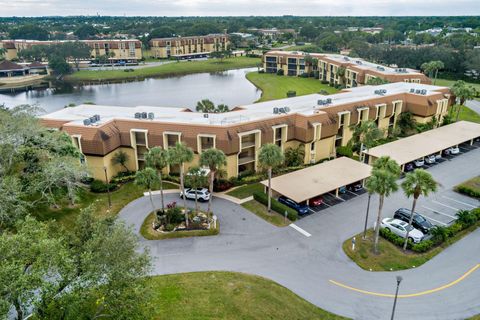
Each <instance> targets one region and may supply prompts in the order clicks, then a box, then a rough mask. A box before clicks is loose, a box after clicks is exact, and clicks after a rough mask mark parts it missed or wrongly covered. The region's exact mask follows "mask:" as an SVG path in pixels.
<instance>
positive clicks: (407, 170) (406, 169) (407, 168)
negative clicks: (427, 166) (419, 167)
mask: <svg viewBox="0 0 480 320" xmlns="http://www.w3.org/2000/svg"><path fill="white" fill-rule="evenodd" d="M413 169H415V168H414V167H413V163H411V162H409V163H407V164H406V165H405V170H404V171H405V172H410V171H413Z"/></svg>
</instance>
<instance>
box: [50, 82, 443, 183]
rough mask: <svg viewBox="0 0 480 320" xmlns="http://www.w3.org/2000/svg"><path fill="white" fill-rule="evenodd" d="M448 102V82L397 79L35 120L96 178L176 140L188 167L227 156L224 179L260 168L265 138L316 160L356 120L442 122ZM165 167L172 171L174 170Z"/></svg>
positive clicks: (134, 165)
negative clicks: (204, 156)
mask: <svg viewBox="0 0 480 320" xmlns="http://www.w3.org/2000/svg"><path fill="white" fill-rule="evenodd" d="M451 103H452V99H451V98H450V90H449V88H447V87H439V86H431V85H423V84H418V83H405V82H397V83H390V84H385V85H381V86H362V87H357V88H351V89H345V90H343V91H341V92H340V93H337V94H333V95H328V96H323V95H320V94H311V95H306V96H299V97H293V98H287V99H281V100H273V101H268V102H262V103H255V104H251V105H242V106H238V107H236V108H234V109H233V110H232V111H230V112H226V113H221V114H220V113H215V114H207V113H200V112H192V111H191V110H188V109H182V108H163V107H145V106H139V107H133V108H127V107H111V106H99V105H95V106H92V105H80V106H77V107H73V108H65V109H61V110H59V111H56V112H53V113H51V114H48V115H44V116H42V117H41V121H42V123H43V124H44V125H45V126H47V127H50V128H55V129H58V130H62V131H64V132H66V133H68V134H69V135H70V136H71V137H72V139H73V141H74V144H75V145H76V146H77V147H78V148H79V150H80V152H81V153H82V154H83V155H84V157H83V161H86V163H87V165H88V167H89V168H90V170H91V172H92V175H93V176H94V177H96V178H102V177H103V176H104V171H103V170H104V169H103V168H104V167H106V168H107V173H108V176H109V177H111V176H113V175H115V174H117V173H118V172H119V171H121V170H122V167H120V166H119V165H113V164H112V161H111V159H112V157H113V156H114V155H115V154H116V153H117V152H118V151H119V150H122V151H124V152H126V153H127V154H128V155H129V162H128V164H127V166H128V168H129V169H130V170H138V169H141V168H143V167H144V166H145V153H146V152H147V151H148V150H149V149H150V148H152V147H156V146H159V147H162V148H168V147H171V146H174V145H175V143H176V142H177V141H181V142H184V143H185V144H187V145H188V146H189V147H190V148H192V149H193V150H194V152H195V157H194V160H193V161H192V162H191V163H189V164H188V165H187V167H188V166H191V165H195V164H198V161H199V156H200V154H201V153H202V152H203V151H204V150H206V149H209V148H217V149H220V150H222V151H223V152H224V153H225V154H226V156H227V166H226V168H225V169H226V173H227V175H228V177H234V176H237V175H239V174H244V173H246V172H253V171H257V170H258V169H259V164H258V154H259V149H260V147H261V146H262V145H264V144H265V143H275V144H277V145H278V146H280V147H281V148H282V150H285V149H287V148H289V147H298V146H301V147H302V148H304V151H305V157H304V162H305V163H315V162H318V161H320V160H322V159H325V158H330V157H335V154H336V147H338V146H344V145H346V144H347V143H348V141H349V140H350V139H351V138H352V135H353V128H354V126H356V125H359V124H360V123H361V122H362V121H366V120H373V121H375V122H376V123H377V125H378V127H380V128H382V129H385V131H387V130H388V129H389V128H394V127H395V126H396V125H397V121H398V117H399V115H400V114H401V113H402V112H406V111H408V112H411V113H412V114H413V116H414V118H415V119H416V120H417V121H418V122H421V123H425V122H427V121H429V120H431V119H432V117H436V118H437V119H438V120H439V121H441V120H442V118H443V116H444V115H445V114H446V113H447V108H448V106H449V105H451ZM166 171H167V172H175V171H178V167H170V168H168V169H167V170H166Z"/></svg>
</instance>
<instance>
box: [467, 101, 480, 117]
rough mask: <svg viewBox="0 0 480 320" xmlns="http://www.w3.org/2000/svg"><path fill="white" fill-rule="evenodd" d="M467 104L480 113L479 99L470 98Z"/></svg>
mask: <svg viewBox="0 0 480 320" xmlns="http://www.w3.org/2000/svg"><path fill="white" fill-rule="evenodd" d="M465 105H466V106H467V107H469V108H470V109H472V110H473V111H475V112H476V113H478V114H480V101H478V100H468V101H467V102H466V103H465Z"/></svg>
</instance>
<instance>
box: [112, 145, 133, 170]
mask: <svg viewBox="0 0 480 320" xmlns="http://www.w3.org/2000/svg"><path fill="white" fill-rule="evenodd" d="M129 159H130V156H129V155H128V154H127V153H126V152H125V151H121V150H120V151H118V152H117V153H115V154H114V155H113V157H112V163H113V164H119V165H121V166H122V167H124V168H125V171H126V172H128V167H127V162H128V160H129Z"/></svg>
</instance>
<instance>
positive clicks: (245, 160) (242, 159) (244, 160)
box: [238, 156, 255, 166]
mask: <svg viewBox="0 0 480 320" xmlns="http://www.w3.org/2000/svg"><path fill="white" fill-rule="evenodd" d="M251 162H255V157H254V156H246V157H240V156H239V157H238V165H239V166H241V165H244V164H247V163H251Z"/></svg>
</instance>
